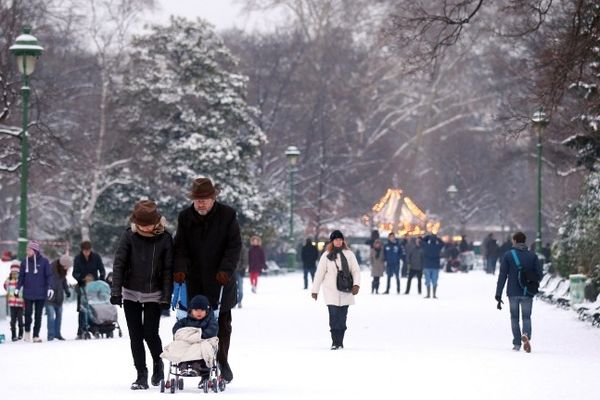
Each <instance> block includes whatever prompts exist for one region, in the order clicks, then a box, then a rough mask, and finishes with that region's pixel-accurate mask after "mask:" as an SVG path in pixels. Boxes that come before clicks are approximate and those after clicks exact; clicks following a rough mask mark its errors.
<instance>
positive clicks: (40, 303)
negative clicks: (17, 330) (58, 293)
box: [25, 300, 46, 337]
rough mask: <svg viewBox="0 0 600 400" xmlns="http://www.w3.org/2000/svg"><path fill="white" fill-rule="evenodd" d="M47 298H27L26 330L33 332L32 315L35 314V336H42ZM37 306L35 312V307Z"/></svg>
mask: <svg viewBox="0 0 600 400" xmlns="http://www.w3.org/2000/svg"><path fill="white" fill-rule="evenodd" d="M45 303H46V300H25V332H31V316H32V314H33V317H34V319H33V337H39V336H40V328H41V327H42V311H43V310H44V304H45ZM34 308H35V314H34V311H33V309H34Z"/></svg>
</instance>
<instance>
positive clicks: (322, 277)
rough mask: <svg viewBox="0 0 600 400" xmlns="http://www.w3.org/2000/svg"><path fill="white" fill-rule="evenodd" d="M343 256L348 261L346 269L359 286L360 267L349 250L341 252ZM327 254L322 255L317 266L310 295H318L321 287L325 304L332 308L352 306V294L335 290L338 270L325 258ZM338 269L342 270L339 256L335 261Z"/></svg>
mask: <svg viewBox="0 0 600 400" xmlns="http://www.w3.org/2000/svg"><path fill="white" fill-rule="evenodd" d="M342 252H343V253H344V256H346V259H347V260H348V268H349V269H350V273H351V274H352V279H353V280H354V284H355V285H358V286H360V267H359V266H358V262H357V261H356V257H355V256H354V253H352V251H350V250H342ZM327 254H329V253H328V252H325V253H323V255H322V256H321V259H320V260H319V265H317V272H316V273H315V279H314V281H313V287H312V293H319V290H320V289H321V285H323V298H324V299H325V304H327V305H332V306H348V305H352V304H354V295H353V294H352V293H344V292H340V291H339V290H338V289H337V285H336V278H337V272H338V268H336V266H335V263H334V262H333V261H331V260H329V259H328V258H327ZM335 262H337V265H338V267H339V269H340V270H341V269H342V260H341V257H340V255H338V256H337V257H336V259H335Z"/></svg>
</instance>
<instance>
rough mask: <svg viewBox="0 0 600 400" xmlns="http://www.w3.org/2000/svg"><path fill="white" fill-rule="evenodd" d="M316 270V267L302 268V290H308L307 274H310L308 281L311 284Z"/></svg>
mask: <svg viewBox="0 0 600 400" xmlns="http://www.w3.org/2000/svg"><path fill="white" fill-rule="evenodd" d="M316 270H317V267H316V266H312V267H306V266H305V267H304V289H308V274H310V281H311V282H312V281H313V280H314V279H315V271H316Z"/></svg>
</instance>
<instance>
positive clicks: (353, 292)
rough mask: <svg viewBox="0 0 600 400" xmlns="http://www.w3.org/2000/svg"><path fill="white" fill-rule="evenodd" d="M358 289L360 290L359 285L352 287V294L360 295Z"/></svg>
mask: <svg viewBox="0 0 600 400" xmlns="http://www.w3.org/2000/svg"><path fill="white" fill-rule="evenodd" d="M358 289H360V287H359V286H358V285H354V286H352V294H353V295H355V296H356V295H357V294H358Z"/></svg>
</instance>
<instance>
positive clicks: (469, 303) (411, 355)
mask: <svg viewBox="0 0 600 400" xmlns="http://www.w3.org/2000/svg"><path fill="white" fill-rule="evenodd" d="M301 281H302V277H301V275H300V274H295V273H294V274H287V275H285V276H274V277H261V278H260V280H259V290H258V293H257V294H253V293H251V292H250V290H249V287H248V286H246V288H245V297H244V301H243V304H244V308H242V309H235V310H234V311H233V324H234V327H233V328H234V333H233V336H232V346H231V352H230V363H231V367H232V370H233V373H234V380H233V382H232V383H231V384H230V385H229V386H228V387H227V390H226V391H225V392H223V393H218V394H214V393H209V394H204V393H201V392H199V391H198V389H196V385H197V379H195V378H186V381H185V384H186V387H185V389H184V391H182V392H177V393H176V394H175V396H177V397H178V398H183V399H185V398H198V397H199V396H200V397H201V396H211V397H217V396H223V397H226V398H238V399H242V398H243V399H248V400H252V399H261V400H264V399H288V398H298V399H300V398H302V399H313V398H332V399H337V398H350V399H354V398H367V397H368V396H372V397H373V398H378V399H391V398H404V399H480V398H485V399H486V400H491V399H502V400H506V399H509V398H516V397H518V398H525V399H544V400H550V399H598V398H600V388H599V387H598V381H597V380H596V379H597V378H598V371H599V370H600V329H597V328H592V327H591V326H590V325H589V324H587V323H582V322H580V321H578V320H577V318H576V316H575V313H573V312H571V311H564V310H559V309H557V308H555V307H554V306H551V305H548V304H545V303H543V302H541V301H537V300H536V301H535V303H534V316H533V340H532V345H533V352H532V353H531V354H526V353H524V352H518V353H515V352H513V351H512V350H511V335H510V322H509V316H508V310H507V309H506V308H505V309H503V310H502V311H498V310H496V308H495V307H496V304H495V302H494V300H493V296H494V287H495V278H494V277H491V276H488V275H485V274H484V273H482V272H481V271H475V272H471V273H469V274H445V273H443V274H442V275H441V277H440V288H439V297H440V298H439V299H438V300H427V299H423V298H422V297H421V296H418V295H417V293H416V287H413V293H411V294H410V295H409V296H404V295H402V296H398V295H396V294H394V295H388V296H385V295H378V296H376V295H371V294H370V293H369V290H368V288H369V287H370V277H369V273H368V271H364V272H363V285H362V287H363V290H362V292H361V293H360V294H359V295H358V297H357V299H356V300H357V304H356V305H355V306H352V307H351V308H350V311H349V316H348V327H349V329H348V331H347V334H346V339H345V343H344V344H345V347H346V348H345V349H344V350H342V351H330V350H329V345H330V337H329V332H328V325H327V310H326V307H325V305H324V304H323V303H322V301H321V299H319V301H318V302H314V301H313V300H312V299H311V298H310V295H309V292H308V291H304V290H302V289H301V287H302V282H301ZM404 283H405V281H404V280H403V281H402V285H403V286H404ZM246 285H248V282H247V281H246ZM65 314H66V315H65V321H64V327H63V336H65V337H66V338H67V339H69V340H67V341H65V342H57V341H54V342H44V343H41V344H32V343H23V342H17V343H11V342H10V341H9V342H6V343H4V344H2V345H0V370H2V371H4V372H3V373H2V383H3V385H2V388H3V390H2V398H3V399H17V398H18V399H65V398H66V399H70V398H76V397H78V398H81V397H83V396H85V398H86V400H88V399H89V400H91V399H103V400H104V399H111V400H118V399H134V398H139V399H142V398H143V399H144V400H147V399H154V398H156V399H158V398H163V397H165V396H173V395H171V394H170V393H162V394H161V393H160V392H159V390H158V388H153V387H151V388H150V389H149V390H147V391H138V392H133V391H131V390H130V389H129V385H130V383H131V382H132V381H133V379H134V375H135V372H134V369H133V366H132V361H131V356H130V353H129V342H128V339H127V333H126V329H125V324H124V318H123V315H122V314H121V315H120V318H121V319H120V321H123V328H124V329H125V332H124V337H123V338H115V339H100V340H91V341H75V340H73V337H74V336H75V331H76V314H75V312H74V304H73V303H69V304H67V305H66V306H65ZM172 324H173V320H172V319H170V318H163V320H162V325H161V337H162V338H163V343H164V344H166V343H168V342H169V341H170V328H171V326H172ZM43 325H44V328H42V337H43V338H45V335H46V332H45V322H44V324H43ZM0 332H3V333H5V334H6V336H7V338H8V337H9V334H8V333H9V329H8V320H2V321H0Z"/></svg>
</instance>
